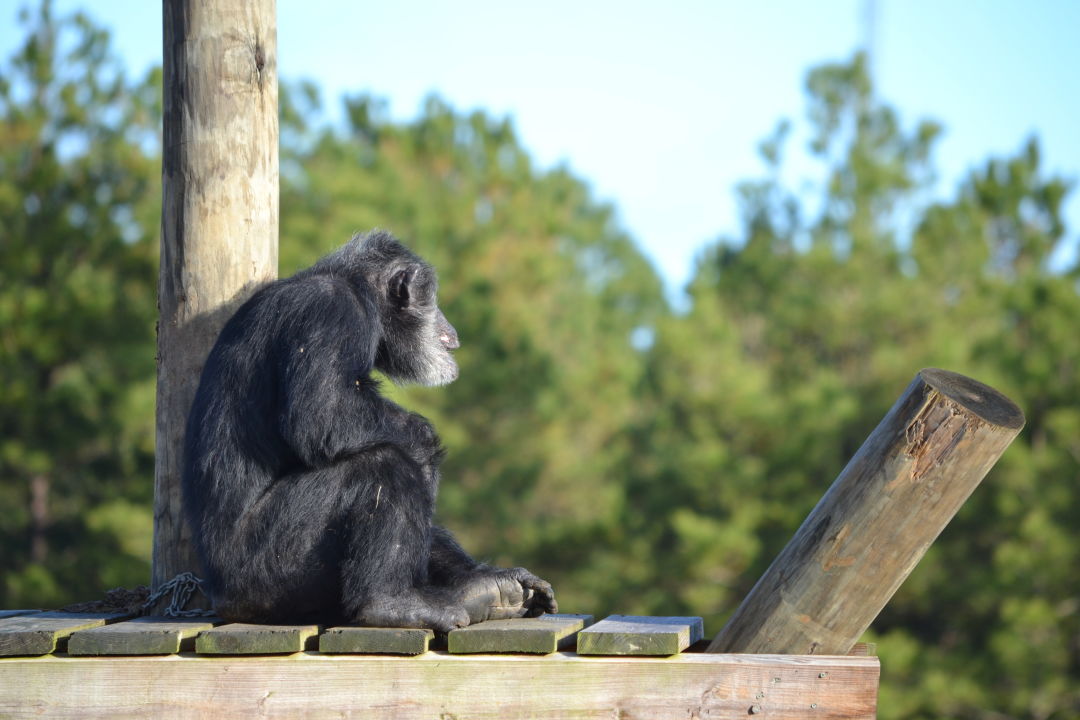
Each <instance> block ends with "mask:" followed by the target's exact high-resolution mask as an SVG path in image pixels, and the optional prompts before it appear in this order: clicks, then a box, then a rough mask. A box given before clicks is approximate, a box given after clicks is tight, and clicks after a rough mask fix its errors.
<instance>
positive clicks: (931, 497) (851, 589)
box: [709, 369, 1024, 655]
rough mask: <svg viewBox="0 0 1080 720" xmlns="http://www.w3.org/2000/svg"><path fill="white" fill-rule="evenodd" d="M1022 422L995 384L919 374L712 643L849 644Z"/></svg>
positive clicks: (820, 650) (779, 647)
mask: <svg viewBox="0 0 1080 720" xmlns="http://www.w3.org/2000/svg"><path fill="white" fill-rule="evenodd" d="M1023 427H1024V413H1023V412H1021V410H1020V408H1018V407H1017V406H1016V405H1015V404H1014V403H1013V402H1012V401H1011V400H1009V399H1008V398H1007V397H1005V396H1004V395H1002V394H1001V393H999V392H998V391H997V390H994V389H993V388H991V387H988V386H986V385H983V384H982V383H980V382H977V381H975V380H972V379H971V378H968V377H964V376H963V375H958V374H956V373H953V372H947V371H945V370H935V369H927V370H922V371H921V372H919V374H918V375H916V377H915V379H914V380H913V381H912V382H911V384H910V385H908V387H907V390H905V391H904V393H903V395H901V396H900V398H899V399H898V400H897V401H896V403H895V404H894V405H893V407H892V409H890V410H889V412H888V413H887V414H886V415H885V418H884V419H883V420H882V421H881V423H880V424H878V426H877V428H875V429H874V431H873V432H872V433H870V436H869V437H868V438H867V439H866V442H864V443H863V445H862V447H861V448H859V451H858V452H857V453H855V456H854V457H853V458H852V459H851V462H849V463H848V464H847V467H845V468H844V469H843V471H842V472H841V473H840V475H839V477H837V478H836V480H835V481H834V482H833V484H832V486H831V487H830V488H829V490H828V492H827V493H825V495H824V497H822V498H821V501H820V502H818V504H817V506H816V507H815V508H814V509H813V510H812V511H811V512H810V515H808V516H807V518H806V520H805V521H804V522H803V524H802V526H801V527H800V528H799V529H798V531H797V532H796V533H795V536H794V537H793V538H792V539H791V541H790V542H789V543H788V544H787V546H786V547H785V548H784V549H783V550H782V551H781V552H780V554H779V555H777V556H776V559H775V560H774V561H773V563H772V565H770V566H769V568H768V570H766V571H765V574H764V575H762V576H761V578H760V579H759V580H758V582H757V583H756V584H755V585H754V587H753V589H752V590H751V591H750V593H749V594H748V595H747V596H746V597H745V598H744V599H743V601H742V604H740V605H739V607H738V609H736V611H735V613H734V614H733V615H732V616H731V619H730V620H728V623H727V624H726V625H725V626H724V627H723V629H721V630H720V632H719V633H718V634H717V636H716V638H715V640H713V643H712V645H710V647H709V650H710V651H711V652H726V653H792V654H807V655H843V654H846V653H847V652H848V650H850V649H851V646H852V645H854V644H855V642H856V641H857V640H858V639H859V637H860V636H861V635H862V634H863V632H864V631H865V630H866V628H867V627H869V626H870V623H871V622H873V620H874V618H876V617H877V615H878V613H879V612H881V609H882V608H883V607H884V606H885V603H887V602H888V601H889V598H891V597H892V596H893V593H895V592H896V590H897V588H899V587H900V584H901V583H902V582H903V581H904V579H905V578H907V576H908V574H909V573H910V572H911V571H912V570H913V569H915V566H916V565H917V564H918V563H919V560H920V559H921V558H922V556H923V554H924V553H925V552H926V550H927V549H928V548H929V547H930V545H931V544H933V542H934V540H935V539H936V538H937V536H938V534H939V533H940V532H941V531H942V530H943V529H944V528H945V526H946V525H948V523H949V521H950V520H952V518H953V516H954V515H955V514H956V512H957V511H958V510H959V509H960V507H961V506H962V505H963V504H964V501H965V500H967V498H968V496H969V495H971V493H972V492H973V491H974V490H975V487H976V486H977V485H978V484H979V482H980V481H982V479H983V477H984V476H985V475H986V473H987V472H989V470H990V468H991V467H993V465H994V463H995V462H997V459H998V458H999V457H1000V456H1001V454H1002V453H1003V452H1005V448H1007V447H1008V446H1009V443H1011V442H1012V441H1013V439H1014V438H1015V437H1016V435H1017V434H1018V433H1019V432H1020V430H1021V428H1023Z"/></svg>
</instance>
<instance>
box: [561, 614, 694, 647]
mask: <svg viewBox="0 0 1080 720" xmlns="http://www.w3.org/2000/svg"><path fill="white" fill-rule="evenodd" d="M704 631H705V630H704V625H703V624H702V620H701V618H699V617H652V616H646V615H612V616H610V617H606V618H604V619H603V620H601V621H600V622H598V623H596V624H595V625H593V626H592V627H590V628H586V629H585V630H582V631H581V632H579V633H578V637H577V641H578V644H577V651H578V654H579V655H675V654H676V653H680V652H682V651H683V650H685V649H686V648H688V647H690V646H691V645H693V644H694V643H696V642H697V641H698V640H700V639H701V638H702V637H704Z"/></svg>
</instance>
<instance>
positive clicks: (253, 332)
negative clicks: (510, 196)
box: [183, 231, 557, 631]
mask: <svg viewBox="0 0 1080 720" xmlns="http://www.w3.org/2000/svg"><path fill="white" fill-rule="evenodd" d="M436 290H437V280H436V276H435V271H434V269H433V268H432V267H431V266H430V265H428V264H427V263H426V262H424V261H423V260H422V259H420V258H419V257H417V256H416V255H415V254H413V253H412V252H411V251H409V250H408V249H407V248H406V247H405V246H403V245H402V244H401V243H399V242H398V241H397V240H396V239H395V238H394V237H393V236H392V235H390V234H389V233H387V232H383V231H373V232H370V233H367V234H365V235H357V236H355V237H354V238H353V239H352V240H351V241H350V242H349V243H347V244H346V245H345V246H344V247H342V248H340V249H339V250H337V251H336V252H334V253H331V254H330V255H328V256H326V257H324V258H322V259H321V260H319V261H318V262H317V263H315V265H313V266H312V267H310V268H308V269H307V270H303V271H301V272H299V273H297V274H296V275H294V276H292V277H291V278H286V279H283V280H278V281H276V282H273V283H270V284H269V285H267V286H265V287H263V288H262V289H260V290H258V291H257V292H256V293H255V294H254V295H253V296H252V297H251V299H249V300H248V301H247V302H246V303H244V304H243V305H242V306H241V307H240V309H239V310H238V311H237V312H236V314H235V315H234V316H233V317H232V318H231V319H230V320H229V321H228V322H227V323H226V325H225V327H224V329H223V330H222V332H221V336H220V337H219V338H218V340H217V343H216V344H215V345H214V348H213V350H212V351H211V352H210V355H209V357H208V358H207V361H206V366H205V368H204V369H203V373H202V378H201V380H200V383H199V389H198V391H197V393H196V395H195V401H194V404H193V406H192V408H191V414H190V416H189V417H188V424H187V437H186V442H185V448H184V475H183V501H184V507H185V512H186V515H187V518H188V520H189V522H190V523H191V527H192V530H193V534H194V540H195V547H196V551H197V552H198V555H199V558H200V560H201V562H202V569H203V573H204V576H205V585H204V587H205V588H206V589H207V591H208V594H209V595H210V598H211V600H212V602H213V606H214V610H215V611H216V612H217V613H218V614H219V615H220V616H221V617H222V618H224V619H226V620H231V621H244V622H268V623H274V622H277V623H282V622H290V623H291V622H319V623H324V624H331V623H339V622H345V623H356V624H362V625H374V626H383V627H427V628H432V629H435V630H438V631H447V630H450V629H452V628H455V627H463V626H465V625H468V624H469V623H475V622H480V621H482V620H488V619H496V618H507V617H520V616H523V615H531V616H535V615H540V614H543V613H544V612H556V611H557V608H556V603H555V596H554V592H553V591H552V589H551V585H550V584H548V583H547V582H545V581H544V580H541V579H540V578H538V577H536V576H535V575H533V574H532V573H530V572H529V571H528V570H525V569H524V568H512V569H502V568H495V567H490V566H487V565H484V564H481V563H478V562H477V561H475V560H473V559H472V558H471V557H470V556H469V555H468V554H467V553H466V552H465V551H464V550H462V548H461V546H460V545H458V543H457V542H456V541H455V540H454V538H453V536H452V535H451V534H450V533H449V532H447V531H446V530H445V529H443V528H441V527H437V526H435V525H433V524H432V514H433V512H434V509H435V495H436V492H437V489H438V484H439V463H440V461H441V460H442V456H443V450H442V448H441V445H440V443H439V438H438V436H437V435H436V434H435V431H434V429H433V428H432V426H431V424H430V423H429V422H428V421H427V420H425V419H424V418H423V417H421V416H420V415H417V414H414V413H411V412H408V411H406V410H405V409H403V408H402V407H400V406H398V405H396V404H394V403H393V402H390V401H389V400H387V399H386V398H384V397H382V396H381V395H380V394H379V386H378V382H377V380H376V379H374V378H372V377H371V372H372V370H373V369H378V370H380V371H382V372H383V373H385V374H386V375H387V376H389V377H390V378H391V379H392V380H394V381H396V382H415V383H421V384H424V385H442V384H446V383H449V382H451V381H453V380H455V379H456V378H457V375H458V367H457V363H456V362H455V361H454V359H453V357H452V355H451V353H450V351H451V350H454V349H455V348H457V347H458V346H459V344H458V337H457V333H456V331H455V330H454V328H453V327H452V326H451V325H450V323H449V322H447V320H446V317H445V316H444V315H443V314H442V312H441V311H440V310H439V308H438V305H437V304H436V297H435V296H436Z"/></svg>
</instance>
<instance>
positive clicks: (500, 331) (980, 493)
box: [0, 3, 1080, 719]
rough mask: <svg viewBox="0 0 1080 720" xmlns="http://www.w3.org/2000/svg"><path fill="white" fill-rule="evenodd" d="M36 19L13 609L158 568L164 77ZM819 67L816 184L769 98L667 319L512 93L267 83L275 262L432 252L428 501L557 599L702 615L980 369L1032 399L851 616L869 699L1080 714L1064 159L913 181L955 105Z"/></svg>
mask: <svg viewBox="0 0 1080 720" xmlns="http://www.w3.org/2000/svg"><path fill="white" fill-rule="evenodd" d="M23 23H24V29H25V42H24V44H23V46H22V48H21V49H20V50H19V51H18V52H17V53H16V54H15V55H14V56H12V57H10V58H5V59H3V60H2V61H0V63H2V64H0V388H2V390H0V504H2V507H3V508H4V510H3V512H2V513H0V607H9V608H11V607H54V606H58V605H62V604H65V603H67V602H71V601H76V600H84V599H89V598H93V597H97V596H99V595H100V594H101V592H102V591H103V590H104V589H106V588H109V587H113V586H116V585H127V586H133V585H136V584H140V583H143V582H146V581H147V579H148V577H149V558H150V537H151V526H152V517H151V501H152V498H151V493H152V486H153V482H152V477H153V402H154V357H153V355H154V322H155V319H156V308H155V290H156V281H157V274H156V255H157V249H158V247H157V243H158V223H159V211H160V147H159V142H160V138H159V131H160V122H161V115H160V107H161V101H160V83H161V79H160V73H159V72H158V71H154V72H152V73H150V74H149V75H148V76H147V77H142V78H135V79H132V78H129V77H127V76H126V75H125V73H124V71H123V68H122V67H121V66H120V65H119V64H118V62H117V61H116V60H115V59H114V57H113V56H112V55H111V54H110V49H109V40H108V35H107V33H106V32H105V31H103V30H102V29H101V28H99V27H97V26H96V25H95V24H94V23H93V22H92V21H91V20H90V19H88V18H87V17H85V16H82V15H75V16H71V17H63V18H58V17H54V16H53V14H52V13H51V12H50V10H49V7H48V4H47V3H46V4H44V5H43V6H42V7H41V8H39V9H36V10H32V11H27V12H26V13H25V14H24V18H23ZM806 93H807V104H808V105H807V106H808V112H807V118H806V127H808V128H809V130H810V134H811V136H812V143H811V147H810V153H811V156H812V159H813V161H814V162H815V163H816V164H817V166H818V167H819V168H820V170H821V177H822V178H823V179H822V182H821V183H820V184H819V185H818V186H815V187H813V188H811V189H809V190H808V189H807V188H802V187H800V188H798V189H793V188H791V187H788V186H786V185H785V184H784V182H783V177H784V174H783V169H784V168H785V162H786V160H785V158H786V157H787V152H788V151H789V145H790V144H791V141H790V136H791V124H790V123H788V122H786V121H785V122H781V123H779V124H778V125H777V127H776V129H775V130H774V131H773V132H771V133H768V134H767V137H766V139H765V140H764V141H763V142H762V144H761V148H760V150H761V156H762V161H763V169H762V174H761V177H759V178H754V179H749V180H747V181H746V182H745V183H743V184H742V185H741V187H740V188H739V191H738V194H739V201H740V206H741V209H742V217H743V226H742V230H741V232H740V233H739V234H738V235H737V236H735V237H725V238H720V239H718V240H716V241H714V242H712V243H711V244H709V245H708V247H707V248H706V249H705V250H704V251H703V252H702V254H701V256H700V262H699V264H698V267H697V271H696V275H695V277H694V279H693V281H692V282H691V284H690V286H689V288H688V292H689V296H690V300H691V301H690V303H689V305H688V309H686V310H685V311H680V312H674V311H673V310H672V309H671V308H670V307H669V306H668V305H667V303H666V301H665V299H664V295H663V290H662V285H661V281H660V279H659V277H658V276H657V274H656V272H655V271H654V270H653V268H652V267H651V266H650V265H649V263H648V262H647V261H646V260H645V258H644V257H643V256H642V254H641V253H640V252H639V251H638V249H637V248H636V246H635V245H634V243H633V241H632V239H631V238H630V237H629V236H628V235H627V234H626V233H625V232H624V231H623V230H622V229H621V228H620V227H619V225H618V223H617V222H616V220H615V212H614V209H613V208H612V207H609V206H606V205H604V204H603V203H600V202H598V201H597V200H596V199H595V198H593V197H592V195H591V193H590V190H589V187H588V185H587V183H586V182H584V181H583V180H581V179H579V178H576V177H574V176H572V175H571V174H570V173H569V172H568V171H566V170H565V169H561V168H555V169H551V170H542V169H539V168H537V167H535V166H534V164H533V162H532V161H531V160H530V157H529V155H528V153H527V152H526V151H525V150H524V149H523V147H522V144H521V142H520V140H519V138H517V136H516V135H515V131H514V128H513V127H512V125H511V124H510V123H509V122H507V121H506V120H503V119H498V118H493V117H491V116H489V115H487V114H485V113H482V112H476V113H472V114H461V113H459V112H456V111H455V110H454V109H453V108H452V107H449V106H447V105H446V104H445V103H444V102H442V101H441V100H440V99H438V98H437V97H432V98H431V99H430V100H429V101H428V103H427V104H426V107H425V108H424V110H423V112H422V113H421V114H420V116H419V117H418V118H416V119H415V120H413V121H410V122H404V123H402V122H393V121H391V120H389V119H388V116H387V113H386V109H385V104H384V103H383V102H381V101H380V100H379V99H378V98H373V97H368V96H355V97H351V98H348V99H347V100H346V110H347V112H346V116H347V118H348V120H347V122H346V123H345V125H344V126H343V127H336V126H331V125H330V124H329V123H327V122H326V121H325V120H324V119H323V115H322V114H321V101H320V98H319V92H318V88H317V87H316V86H314V85H312V84H310V83H293V84H286V85H285V86H284V87H283V88H282V95H281V96H282V111H281V112H282V148H281V152H282V188H281V192H282V202H281V207H282V218H281V230H282V232H281V236H282V245H281V273H282V275H288V274H290V273H292V272H293V271H295V270H296V269H298V268H300V267H303V266H305V265H307V264H310V263H311V262H312V261H313V260H315V259H316V258H317V257H319V256H320V255H321V254H323V253H325V252H327V251H329V250H331V249H333V248H334V247H336V246H338V245H340V244H341V243H343V242H344V241H345V240H347V239H348V237H349V236H350V234H351V233H353V232H354V231H357V230H363V229H367V228H371V227H376V226H378V227H384V228H387V229H390V230H392V231H393V232H395V233H396V234H397V235H399V236H400V237H402V238H403V239H405V240H406V241H407V242H408V243H410V244H411V245H412V246H413V247H414V248H415V249H416V250H418V251H419V252H420V253H421V254H422V255H424V256H425V257H427V258H428V259H429V260H431V261H432V262H433V263H434V264H435V265H436V267H438V268H439V270H440V277H441V287H442V304H443V307H444V309H445V311H446V314H447V315H448V317H450V318H451V321H452V322H454V324H455V325H456V327H457V329H458V331H459V333H460V336H461V338H462V341H463V347H462V349H461V350H460V351H459V352H458V359H459V361H460V364H461V367H462V374H461V379H460V380H458V382H456V383H455V384H453V385H451V386H449V387H448V388H444V389H439V390H426V389H417V388H405V389H394V390H393V393H394V395H395V396H396V397H397V398H398V399H400V401H401V402H403V403H405V404H407V405H409V406H410V407H413V408H415V409H417V410H418V411H420V412H422V413H424V414H426V415H428V416H429V417H431V418H432V419H433V420H434V422H435V423H436V425H437V427H438V428H439V429H440V432H441V434H442V435H443V437H444V440H445V442H446V444H447V446H448V448H449V451H450V454H449V459H448V460H447V463H446V466H445V471H444V483H443V488H442V493H441V497H440V506H439V510H440V515H441V518H442V521H443V522H444V523H446V524H447V525H448V526H450V527H451V528H452V529H454V530H455V531H456V532H457V533H458V535H459V536H460V539H461V540H462V541H463V543H464V544H465V545H466V546H467V547H468V548H470V549H471V550H472V551H474V552H475V553H477V554H478V555H480V556H481V557H484V558H486V559H489V560H491V561H494V562H498V563H513V564H523V565H526V566H528V567H530V568H531V569H533V570H534V571H536V572H537V573H538V574H540V575H543V576H545V577H547V578H548V579H550V580H551V581H552V582H553V583H554V584H555V586H556V588H557V589H558V592H559V598H560V603H561V605H562V606H563V607H564V608H566V609H567V610H568V611H572V612H591V613H595V614H597V615H603V614H607V613H611V612H622V613H654V614H669V615H675V614H696V615H703V616H704V617H705V620H706V626H707V632H710V633H712V632H715V631H717V630H718V629H719V628H720V626H721V625H722V623H723V621H724V619H725V618H726V617H727V615H728V614H729V613H730V612H731V611H732V610H733V609H734V607H735V605H736V604H737V603H738V602H739V600H740V599H741V597H742V596H743V595H744V594H745V593H746V592H747V591H748V590H749V589H750V587H751V585H752V584H753V583H754V581H755V580H756V579H757V577H758V576H759V575H760V573H761V572H762V571H763V570H764V569H765V567H766V566H767V565H768V564H769V562H771V560H772V558H773V557H774V556H775V554H776V553H777V552H778V551H779V550H780V548H781V547H783V545H784V544H785V543H786V542H787V540H788V538H789V537H790V536H791V534H792V533H793V532H794V530H795V529H796V528H797V527H798V525H799V523H800V522H801V521H802V519H803V517H805V514H806V513H807V512H808V511H809V510H810V508H811V507H812V506H813V505H814V503H815V502H816V501H817V500H818V498H819V497H820V496H821V494H822V493H823V492H824V491H825V489H826V488H827V487H828V486H829V484H830V483H831V482H832V480H833V478H834V477H835V476H836V475H837V473H838V472H839V471H840V469H841V468H842V467H843V465H844V463H845V462H846V461H847V460H848V459H849V458H850V456H851V455H852V454H853V453H854V451H855V450H856V449H857V448H858V447H859V445H860V444H861V443H862V441H863V439H865V437H866V436H867V435H868V434H869V432H870V430H871V429H872V428H873V427H874V425H875V424H876V423H877V422H878V421H879V420H880V419H881V417H882V416H883V415H884V413H885V412H886V410H887V409H888V408H889V406H890V405H891V403H892V401H893V400H894V399H895V398H896V397H897V396H898V395H899V394H900V392H901V391H902V390H903V388H904V387H905V386H906V385H907V383H908V382H909V381H910V380H911V378H912V377H913V375H914V373H915V372H916V371H917V370H918V369H919V368H921V367H925V366H938V367H944V368H948V369H951V370H956V371H958V372H962V373H965V374H969V375H972V376H974V377H976V378H978V379H980V380H983V381H984V382H987V383H989V384H991V385H994V386H995V387H997V388H999V389H1000V390H1002V391H1003V392H1004V393H1006V394H1007V395H1009V396H1010V397H1013V398H1014V399H1016V400H1017V401H1018V402H1019V403H1020V405H1021V406H1022V407H1023V408H1024V410H1025V411H1026V413H1027V418H1028V424H1027V427H1026V429H1025V430H1024V432H1023V434H1022V435H1021V437H1020V438H1019V439H1018V440H1017V441H1016V442H1015V443H1014V444H1013V446H1012V447H1011V448H1010V449H1009V451H1008V452H1007V453H1006V454H1005V456H1004V457H1003V458H1002V460H1001V461H1000V462H999V464H998V465H997V467H996V468H995V469H994V470H993V471H992V472H991V473H990V475H989V476H988V477H987V478H986V480H985V481H984V482H983V484H982V485H981V486H980V488H979V489H978V490H977V491H976V492H975V494H974V495H973V496H972V498H971V499H970V500H969V501H968V503H967V504H966V505H965V507H964V508H963V509H962V511H961V512H960V514H959V516H958V517H957V518H956V519H955V520H954V521H953V523H952V524H951V525H950V526H949V527H948V528H947V529H946V531H945V532H944V533H943V535H942V536H941V537H940V538H939V540H938V541H937V542H936V543H935V545H934V546H933V547H932V548H931V550H930V552H929V553H928V555H927V556H926V558H925V559H924V560H923V562H922V563H921V564H920V565H919V567H918V568H917V569H916V570H915V572H914V573H913V574H912V576H911V577H910V578H909V580H908V581H907V582H906V583H905V584H904V585H903V586H902V587H901V589H900V591H899V593H898V594H897V595H896V597H895V598H894V599H893V601H892V602H891V603H890V604H889V605H888V607H887V608H886V610H885V612H884V613H883V614H882V615H881V617H880V618H879V619H878V620H877V622H876V623H875V624H874V626H873V628H872V629H871V631H870V632H869V633H868V638H867V639H869V640H873V641H875V642H877V643H878V653H879V655H880V656H881V658H882V663H883V668H882V685H881V701H880V715H881V717H882V718H937V717H956V718H1004V717H1011V718H1032V719H1035V718H1039V719H1043V718H1071V717H1080V619H1078V618H1080V582H1078V581H1080V572H1078V570H1077V568H1078V567H1080V550H1078V540H1080V527H1078V518H1080V405H1078V403H1077V400H1078V398H1080V332H1078V330H1077V327H1078V319H1080V292H1078V290H1080V269H1078V268H1077V266H1076V265H1075V264H1074V265H1072V266H1069V267H1062V266H1060V263H1058V264H1057V265H1054V264H1051V262H1050V258H1051V255H1052V254H1053V253H1054V251H1055V249H1057V248H1059V247H1060V246H1061V245H1062V244H1063V243H1067V242H1069V241H1070V239H1069V237H1068V236H1067V233H1066V228H1065V227H1064V225H1063V221H1062V219H1061V206H1062V201H1063V199H1064V198H1065V197H1066V195H1067V193H1068V192H1069V190H1070V184H1069V182H1067V181H1066V180H1063V179H1061V178H1057V177H1052V176H1048V175H1047V173H1046V172H1045V171H1044V170H1043V169H1042V168H1041V166H1040V152H1039V145H1038V142H1037V140H1035V139H1030V140H1028V141H1026V142H1025V143H1024V144H1023V145H1022V147H1021V148H1020V150H1019V152H1018V153H1017V154H1016V155H1015V156H1014V157H1007V158H991V159H988V160H987V161H986V162H985V164H984V165H983V166H982V167H981V168H979V169H977V170H975V171H973V172H972V173H971V174H970V176H969V177H968V178H967V179H966V180H965V181H964V183H963V184H962V187H961V188H960V189H959V191H958V192H957V193H956V194H955V196H954V197H952V198H951V199H949V200H947V201H933V200H931V199H930V197H931V194H930V193H929V192H928V190H929V187H930V183H931V182H932V180H933V178H934V145H935V140H936V138H937V137H938V135H939V133H940V128H939V127H938V126H937V125H935V124H934V123H932V122H922V123H919V124H917V125H915V126H914V127H905V126H904V124H903V123H902V122H901V119H900V118H899V116H898V115H897V113H896V112H895V111H894V110H893V109H892V108H890V107H889V105H888V104H886V103H884V102H883V101H881V100H880V99H879V98H877V97H876V96H875V94H874V92H873V88H872V87H871V86H870V82H869V76H868V73H867V70H866V67H865V64H864V61H863V59H862V58H861V57H860V56H855V57H854V58H852V59H850V60H848V61H844V62H840V63H836V64H830V65H825V66H821V67H818V68H815V69H813V70H812V71H811V72H810V73H809V75H808V77H807V83H806ZM1073 242H1075V239H1074V240H1073Z"/></svg>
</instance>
